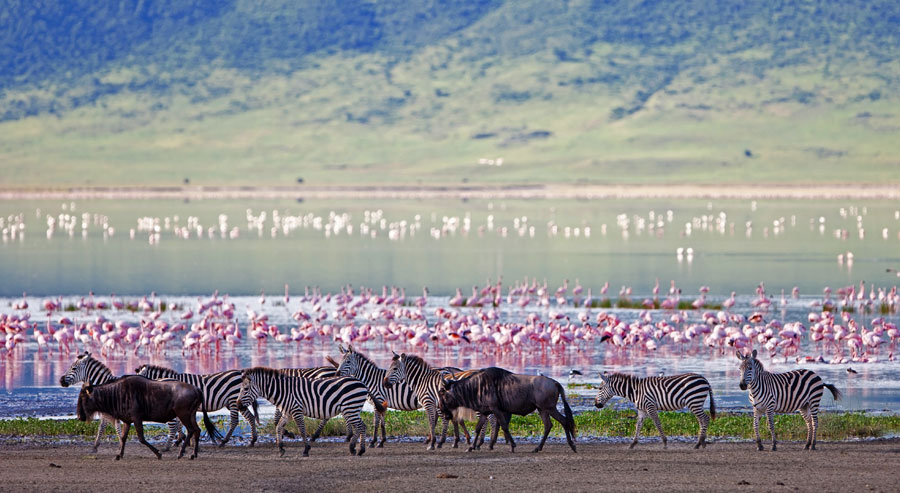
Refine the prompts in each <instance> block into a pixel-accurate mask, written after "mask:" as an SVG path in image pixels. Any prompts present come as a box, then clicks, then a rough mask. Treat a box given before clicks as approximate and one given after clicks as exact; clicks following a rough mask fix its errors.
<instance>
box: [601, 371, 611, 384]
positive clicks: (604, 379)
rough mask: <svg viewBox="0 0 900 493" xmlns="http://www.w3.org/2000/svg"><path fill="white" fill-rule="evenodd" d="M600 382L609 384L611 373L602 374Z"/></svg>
mask: <svg viewBox="0 0 900 493" xmlns="http://www.w3.org/2000/svg"><path fill="white" fill-rule="evenodd" d="M600 380H603V383H609V372H608V371H605V372H603V373H601V374H600Z"/></svg>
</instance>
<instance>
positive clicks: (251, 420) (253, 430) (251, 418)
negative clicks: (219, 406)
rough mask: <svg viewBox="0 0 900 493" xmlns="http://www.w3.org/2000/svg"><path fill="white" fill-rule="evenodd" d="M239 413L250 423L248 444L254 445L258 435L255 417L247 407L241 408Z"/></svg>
mask: <svg viewBox="0 0 900 493" xmlns="http://www.w3.org/2000/svg"><path fill="white" fill-rule="evenodd" d="M241 414H242V415H243V416H244V419H246V420H247V421H248V422H249V423H250V434H251V438H250V446H251V447H252V446H254V445H256V440H257V438H258V437H259V431H258V430H257V429H256V418H255V416H253V413H251V412H250V409H248V408H244V409H242V410H241Z"/></svg>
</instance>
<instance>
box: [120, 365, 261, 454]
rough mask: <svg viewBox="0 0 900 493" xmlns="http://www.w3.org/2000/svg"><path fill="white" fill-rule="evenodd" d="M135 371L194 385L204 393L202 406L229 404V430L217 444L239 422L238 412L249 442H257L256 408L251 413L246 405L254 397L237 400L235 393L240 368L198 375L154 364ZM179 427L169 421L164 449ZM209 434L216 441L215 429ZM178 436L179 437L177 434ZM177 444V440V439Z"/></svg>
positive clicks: (213, 407)
mask: <svg viewBox="0 0 900 493" xmlns="http://www.w3.org/2000/svg"><path fill="white" fill-rule="evenodd" d="M134 372H135V373H137V374H138V375H141V376H143V377H146V378H150V379H153V380H161V379H172V380H178V381H180V382H185V383H189V384H191V385H193V386H194V387H197V388H198V389H199V390H200V393H202V394H203V406H202V408H201V410H206V411H218V410H219V409H222V408H228V411H229V413H230V415H231V421H230V423H229V426H228V432H227V433H225V436H224V437H223V438H222V443H220V444H219V447H223V446H225V443H226V442H228V440H229V439H231V434H232V433H234V429H235V428H237V424H238V412H240V413H241V414H243V415H244V418H245V419H246V420H247V421H248V422H250V431H251V433H252V438H251V440H250V446H251V447H252V446H253V445H254V444H256V440H257V438H258V434H257V430H256V424H257V422H258V419H259V418H258V415H259V411H257V416H254V415H253V414H252V413H251V412H250V410H249V409H247V407H246V406H248V405H250V406H253V408H254V409H255V408H256V401H255V400H254V401H252V402H251V401H250V400H246V401H240V402H239V401H238V398H237V397H238V394H239V393H240V391H241V372H240V371H239V370H228V371H222V372H219V373H210V374H206V375H197V374H193V373H179V372H177V371H175V370H173V369H171V368H166V367H164V366H156V365H141V366H139V367H138V368H137V369H136V370H134ZM180 431H181V425H180V424H179V422H178V421H170V422H169V435H168V436H167V437H166V446H165V448H164V449H163V450H169V447H170V446H171V443H172V440H173V439H174V438H175V436H176V435H178V434H179V432H180ZM208 431H210V433H209V438H210V440H212V442H213V443H215V436H216V435H217V434H218V433H217V432H215V431H214V430H208ZM179 440H180V438H179ZM176 444H177V442H176Z"/></svg>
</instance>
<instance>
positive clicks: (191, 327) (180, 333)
mask: <svg viewBox="0 0 900 493" xmlns="http://www.w3.org/2000/svg"><path fill="white" fill-rule="evenodd" d="M608 289H609V283H608V282H607V283H604V285H603V286H602V287H601V288H600V289H599V290H598V293H599V298H594V296H593V289H592V288H587V289H586V290H585V288H584V286H582V284H581V282H580V281H579V280H576V281H575V283H574V285H573V286H571V287H570V284H569V281H564V282H563V284H562V285H561V286H559V287H557V288H556V289H552V288H550V287H548V285H547V282H546V281H544V282H538V281H537V279H536V278H532V279H530V280H529V279H527V278H526V279H525V280H523V281H517V282H515V283H514V284H513V286H510V287H508V288H507V290H506V292H505V296H504V291H503V282H502V280H500V279H498V280H496V281H490V280H488V281H486V283H485V284H484V285H483V286H482V287H479V286H477V285H475V286H473V287H472V290H471V294H470V295H469V296H464V295H463V292H462V289H461V288H460V289H457V290H456V294H455V295H454V296H452V297H450V298H449V299H447V298H444V297H442V298H433V297H430V294H429V290H428V289H427V288H423V290H422V293H421V295H419V296H416V297H413V298H407V295H406V291H405V289H403V288H398V287H388V286H383V287H381V289H380V290H379V289H370V288H354V287H352V286H345V287H343V288H341V289H340V291H339V292H335V293H322V292H321V291H320V290H319V289H318V288H315V287H312V288H310V287H307V288H305V290H304V293H303V295H302V296H299V297H295V298H291V296H290V293H289V287H288V286H287V285H285V291H284V297H283V298H282V299H280V300H279V299H274V300H273V299H272V298H269V299H268V300H267V298H266V295H265V293H260V296H259V298H258V300H255V302H252V301H248V300H252V298H247V297H240V298H231V297H229V296H228V295H220V294H219V293H218V292H215V293H213V294H212V295H211V296H208V297H200V298H197V300H196V303H195V304H193V305H192V304H191V303H190V302H187V301H174V302H173V301H170V302H166V301H165V300H163V299H161V298H160V297H159V296H157V295H156V293H151V294H150V295H148V296H142V297H140V298H135V299H132V300H129V301H126V300H123V299H121V298H118V297H116V296H115V295H111V296H110V297H109V299H108V300H107V299H98V297H96V296H95V295H94V294H93V293H89V295H88V296H87V297H78V299H77V300H75V299H70V300H69V301H68V302H66V301H64V300H63V299H62V298H61V297H58V298H56V299H52V298H48V299H44V300H42V301H36V300H33V301H32V302H30V301H29V299H28V297H27V295H25V294H23V296H22V298H19V299H16V300H12V301H11V302H10V303H9V306H10V308H11V309H12V310H11V312H9V313H0V334H4V335H5V341H4V344H3V345H2V346H0V355H5V356H6V357H9V358H13V357H16V355H17V354H21V351H25V350H26V349H25V348H26V347H32V348H34V349H36V350H37V351H47V352H53V351H59V352H63V353H70V352H72V351H80V350H89V351H98V352H99V353H100V354H102V355H105V356H111V355H116V354H125V353H129V352H130V353H131V354H134V355H140V354H144V355H153V354H156V355H160V354H162V355H164V354H170V353H171V352H174V351H180V353H181V355H182V356H183V357H185V358H193V357H197V356H199V355H208V354H218V353H219V352H222V351H228V350H230V349H233V348H235V347H237V346H240V345H248V344H250V345H256V346H257V347H258V348H265V347H267V345H269V344H276V345H285V346H286V347H288V348H291V347H292V348H295V350H297V351H303V348H304V344H310V343H315V342H321V341H334V342H338V343H342V344H354V345H357V346H359V345H364V344H366V343H368V342H371V343H372V344H384V345H387V346H390V347H394V348H397V349H398V350H416V351H428V350H429V349H438V348H442V347H457V346H468V347H473V348H480V349H481V350H483V351H493V352H496V351H501V352H505V351H530V350H540V351H544V350H547V349H556V348H560V349H572V350H574V351H579V352H582V351H592V350H594V349H596V348H597V347H598V345H609V346H611V347H612V348H614V349H615V350H621V351H628V352H631V353H635V354H640V353H641V352H653V351H656V350H657V349H659V348H661V347H662V346H666V345H668V346H671V349H673V350H677V351H684V350H695V349H698V348H699V349H701V350H705V351H708V353H709V354H710V355H713V356H723V355H724V356H730V355H731V354H732V353H733V352H734V350H735V349H747V350H749V349H753V348H756V349H759V351H760V352H761V353H763V354H768V355H769V356H770V357H771V358H773V359H776V360H782V361H787V360H789V359H792V360H796V361H797V362H809V361H815V362H823V363H833V364H842V363H848V362H851V361H852V362H856V363H865V362H874V361H879V360H883V359H887V360H893V359H894V351H895V349H896V344H897V342H898V341H900V333H898V329H897V324H896V313H897V309H898V308H900V294H898V292H897V288H896V286H894V287H891V288H890V289H888V288H876V287H875V286H869V287H868V289H867V288H866V287H865V285H864V284H860V285H859V286H846V287H842V288H840V289H838V290H837V291H836V292H833V291H832V290H831V289H830V288H827V287H826V288H824V289H823V297H821V298H819V297H815V298H813V299H811V300H805V301H804V300H801V299H800V295H799V291H798V290H797V289H796V288H795V289H793V290H792V292H791V294H790V300H789V299H788V296H786V295H785V293H784V291H782V292H781V296H780V298H776V297H774V296H772V295H770V294H768V293H767V292H766V287H765V284H764V283H760V284H759V286H758V287H757V289H756V293H755V295H754V296H751V297H749V301H747V297H744V298H742V299H743V300H744V301H743V302H742V303H741V304H742V305H744V306H739V303H738V300H739V298H738V297H737V295H736V293H734V292H731V294H730V296H729V297H727V298H724V300H723V301H721V303H720V304H719V305H715V306H710V305H709V304H708V302H709V299H708V298H707V295H708V293H709V291H710V289H709V287H707V286H701V287H700V289H699V291H698V296H697V298H696V299H694V300H693V302H691V303H689V304H687V305H686V304H685V303H683V301H684V300H682V299H681V296H682V292H681V290H680V289H679V288H678V287H677V286H676V284H675V282H674V281H672V282H671V284H670V288H669V290H668V293H663V294H666V296H665V298H663V299H661V300H660V299H659V296H660V289H659V281H658V280H657V281H656V284H655V286H654V288H653V290H652V292H651V293H652V296H651V297H647V298H646V299H644V300H643V302H642V303H639V304H637V303H636V304H634V306H635V308H629V309H614V308H601V307H602V306H605V305H604V302H605V303H606V304H607V305H611V302H610V300H609V299H608V298H607V295H608ZM632 291H633V290H632V289H631V288H630V287H628V286H622V288H621V289H620V290H619V300H618V302H623V300H627V299H629V297H631V296H632ZM618 302H617V303H618ZM788 303H793V304H794V306H795V307H796V306H797V304H801V305H804V304H805V306H806V308H807V315H806V316H805V317H802V318H800V317H797V318H796V319H793V320H786V319H785V311H783V310H779V308H784V307H786V306H787V305H788ZM238 304H240V305H242V306H240V307H238V306H237V305H238ZM32 306H35V307H36V309H35V310H34V313H33V312H32V311H31V307H32ZM44 314H45V315H44ZM870 314H871V315H873V318H871V319H869V315H870ZM881 314H884V315H883V316H876V315H881ZM704 348H705V349H704Z"/></svg>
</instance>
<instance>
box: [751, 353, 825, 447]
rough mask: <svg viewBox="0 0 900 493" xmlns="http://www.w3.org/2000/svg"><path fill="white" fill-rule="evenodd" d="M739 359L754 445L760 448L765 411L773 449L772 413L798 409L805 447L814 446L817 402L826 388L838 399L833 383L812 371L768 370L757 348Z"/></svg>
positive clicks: (773, 423)
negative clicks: (749, 406)
mask: <svg viewBox="0 0 900 493" xmlns="http://www.w3.org/2000/svg"><path fill="white" fill-rule="evenodd" d="M736 354H737V357H738V359H739V360H741V367H740V368H741V383H740V387H741V390H749V391H750V404H751V405H752V406H753V432H754V434H756V447H757V448H758V449H759V450H762V449H763V446H762V439H760V437H759V418H760V417H761V416H762V415H763V414H765V415H766V420H767V421H768V422H769V432H770V433H771V434H772V450H776V440H775V413H792V412H794V411H799V412H800V415H801V416H803V421H805V422H806V449H807V450H809V449H810V448H811V449H812V450H815V449H816V433H817V432H818V430H819V403H820V402H821V401H822V395H823V394H824V393H825V388H826V387H827V388H828V390H830V391H831V395H832V396H833V397H834V400H836V401H838V400H841V392H840V391H839V390H838V389H837V387H835V386H834V385H831V384H828V383H825V382H823V381H822V378H821V377H819V376H818V375H816V374H815V372H813V371H811V370H793V371H788V372H784V373H771V372H767V371H766V370H765V368H763V365H762V363H760V362H759V360H758V359H756V350H755V349H754V350H753V353H751V354H750V356H744V355H743V354H741V353H740V352H738V353H736Z"/></svg>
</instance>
